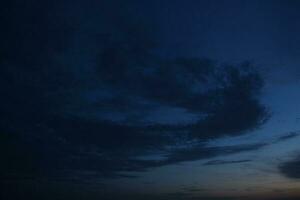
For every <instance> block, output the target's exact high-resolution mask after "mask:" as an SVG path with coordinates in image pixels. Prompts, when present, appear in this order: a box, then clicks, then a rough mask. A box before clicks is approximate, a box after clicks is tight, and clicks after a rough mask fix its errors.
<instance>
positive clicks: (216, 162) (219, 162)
mask: <svg viewBox="0 0 300 200" xmlns="http://www.w3.org/2000/svg"><path fill="white" fill-rule="evenodd" d="M251 161H252V160H212V161H208V162H206V163H204V165H225V164H239V163H246V162H251Z"/></svg>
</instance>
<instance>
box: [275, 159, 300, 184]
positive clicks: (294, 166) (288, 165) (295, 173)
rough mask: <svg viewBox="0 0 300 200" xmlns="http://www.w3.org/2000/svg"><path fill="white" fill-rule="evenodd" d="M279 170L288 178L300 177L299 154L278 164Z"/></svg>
mask: <svg viewBox="0 0 300 200" xmlns="http://www.w3.org/2000/svg"><path fill="white" fill-rule="evenodd" d="M279 171H280V172H281V174H283V175H284V176H286V177H288V178H292V179H300V156H298V157H296V158H294V159H292V160H290V161H287V162H284V163H282V164H280V165H279Z"/></svg>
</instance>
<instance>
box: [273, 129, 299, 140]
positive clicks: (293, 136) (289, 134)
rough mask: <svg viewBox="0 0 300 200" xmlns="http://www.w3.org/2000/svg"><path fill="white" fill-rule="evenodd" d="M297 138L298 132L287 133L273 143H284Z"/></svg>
mask: <svg viewBox="0 0 300 200" xmlns="http://www.w3.org/2000/svg"><path fill="white" fill-rule="evenodd" d="M298 136H299V132H298V131H295V132H289V133H287V134H285V135H283V136H281V137H279V138H278V139H277V140H276V141H275V142H281V141H286V140H289V139H293V138H295V137H298Z"/></svg>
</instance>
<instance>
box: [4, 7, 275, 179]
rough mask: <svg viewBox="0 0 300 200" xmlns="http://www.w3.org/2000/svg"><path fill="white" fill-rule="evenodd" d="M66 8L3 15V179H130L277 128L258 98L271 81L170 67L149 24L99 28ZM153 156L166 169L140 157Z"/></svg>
mask: <svg viewBox="0 0 300 200" xmlns="http://www.w3.org/2000/svg"><path fill="white" fill-rule="evenodd" d="M48 3H49V4H51V3H50V2H48ZM61 6H62V5H61ZM62 7H63V6H62ZM45 8H47V9H46V10H45ZM48 8H51V9H49V10H48ZM57 9H60V8H57V7H55V5H52V4H51V6H50V7H48V6H45V4H36V5H35V6H34V7H31V6H27V7H26V8H25V9H23V8H22V9H21V10H20V9H19V7H17V6H16V5H11V6H10V7H8V10H9V11H11V12H6V14H7V19H6V22H7V23H8V22H9V23H10V28H9V29H8V34H6V33H2V34H6V35H4V37H2V38H5V41H3V42H4V43H3V44H4V47H3V48H4V49H5V52H6V53H5V54H3V55H2V56H1V61H0V62H1V78H0V88H1V91H3V93H2V98H1V100H0V103H1V113H2V116H5V117H2V118H1V132H2V133H3V134H4V135H7V137H6V136H5V138H6V139H5V140H3V141H1V144H2V145H1V146H2V147H1V148H2V149H1V152H7V153H6V155H5V156H4V157H3V158H4V159H5V162H4V163H5V164H4V165H2V166H1V171H2V174H1V176H2V177H5V178H8V179H9V178H20V179H21V178H32V179H50V180H71V181H84V180H87V179H91V177H93V178H94V179H97V178H118V177H130V176H129V175H128V174H126V173H128V172H140V171H145V170H148V169H150V168H154V167H160V166H165V165H171V164H178V163H182V162H188V161H196V160H201V159H208V158H213V157H216V156H221V155H229V154H234V153H240V152H245V151H253V150H257V149H259V148H262V147H263V146H264V145H265V144H247V145H238V146H223V147H207V146H206V143H207V141H208V140H209V139H215V138H220V137H223V136H236V135H241V134H245V133H247V132H248V131H251V130H253V129H256V128H259V127H260V126H261V125H262V124H263V123H264V122H265V120H266V119H268V117H269V116H268V111H267V109H266V108H265V106H264V105H262V104H261V103H260V100H259V97H260V93H261V90H262V88H263V85H264V84H263V79H262V77H261V76H260V74H259V73H258V72H257V71H256V70H255V69H254V66H252V65H251V64H250V63H243V64H239V65H234V64H229V65H226V66H225V65H221V64H218V63H217V62H215V61H213V60H210V59H203V58H186V57H180V56H178V57H175V58H166V57H164V56H161V55H160V54H159V46H158V44H157V41H156V38H155V37H154V35H153V34H152V31H151V30H152V27H151V26H150V25H148V24H147V23H140V22H138V21H136V20H134V19H132V18H130V17H128V16H127V15H125V16H116V19H114V20H113V21H111V23H109V25H107V24H106V25H103V27H102V26H100V25H99V27H98V21H99V20H100V21H101V20H104V19H106V18H105V17H103V19H102V18H101V17H99V19H98V18H97V19H94V21H91V19H90V18H89V17H87V18H81V19H78V20H77V21H76V20H75V19H74V21H72V20H70V16H72V14H73V15H74V16H76V12H75V11H72V10H70V11H68V14H66V15H67V16H66V15H64V14H63V13H64V12H62V13H60V12H58V11H57ZM18 12H20V14H19V15H18V16H19V17H15V16H14V14H16V13H18ZM28 13H30V15H27V14H28ZM54 13H56V14H54ZM97 13H98V12H97ZM52 15H54V16H52ZM103 15H107V13H106V14H105V13H103ZM9 16H11V17H12V18H11V19H10V18H9ZM22 17H24V18H22ZM95 21H96V22H97V23H96V22H95ZM104 21H105V20H104ZM90 23H91V24H92V25H91V27H86V26H83V24H90ZM74 24H76V26H75V25H74ZM120 24H122V26H121V25H120ZM87 26H88V25H87ZM93 27H97V28H95V29H94V28H93ZM120 33H122V34H120ZM85 34H87V35H88V37H87V36H86V35H85ZM2 40H3V39H2ZM78 40H79V41H80V42H78ZM62 41H63V42H62ZM155 45H157V46H155ZM74 52H75V53H74ZM76 52H79V53H76ZM86 54H87V55H88V56H86ZM147 156H150V157H156V156H161V157H163V159H154V158H153V159H141V157H147Z"/></svg>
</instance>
